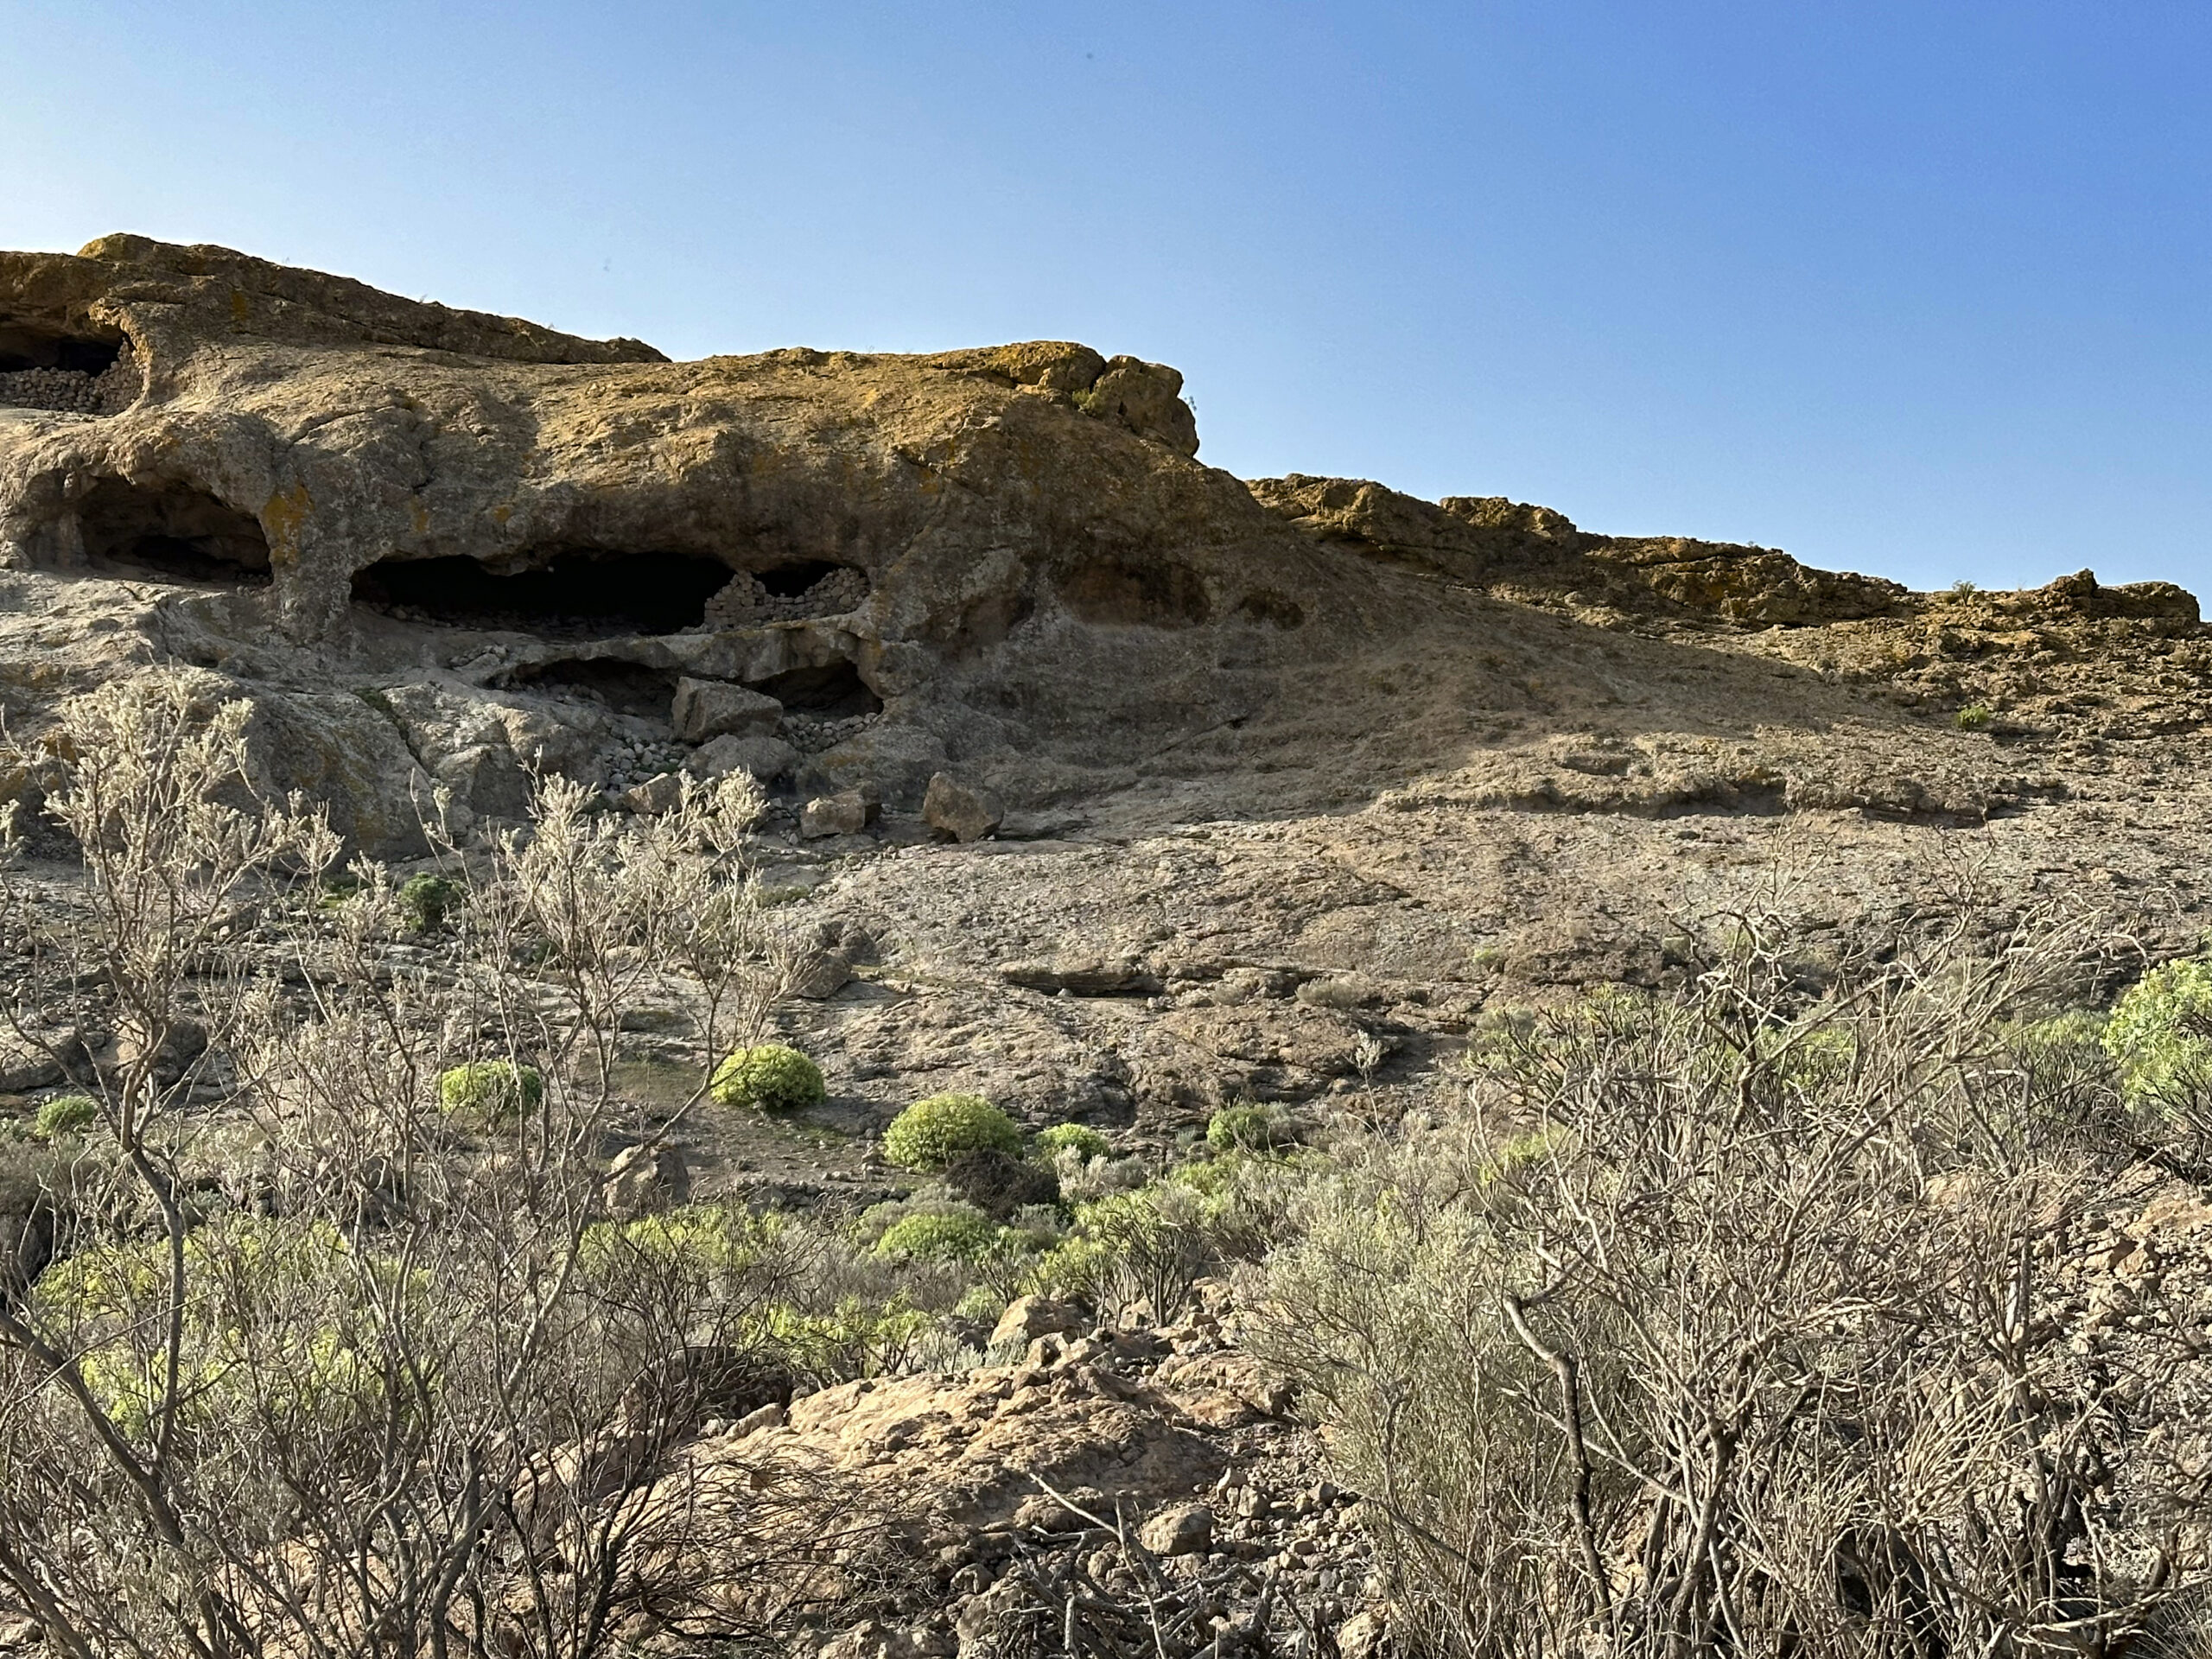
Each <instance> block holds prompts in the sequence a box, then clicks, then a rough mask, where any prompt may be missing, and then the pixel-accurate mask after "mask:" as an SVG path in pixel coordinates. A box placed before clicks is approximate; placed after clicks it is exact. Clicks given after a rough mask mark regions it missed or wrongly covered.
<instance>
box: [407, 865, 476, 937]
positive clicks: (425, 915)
mask: <svg viewBox="0 0 2212 1659" xmlns="http://www.w3.org/2000/svg"><path fill="white" fill-rule="evenodd" d="M466 892H467V889H466V888H464V887H462V886H461V883H460V882H458V881H456V880H454V879H453V878H452V877H450V876H445V875H410V876H409V877H408V878H407V880H404V881H403V882H402V883H400V887H399V907H400V909H401V910H403V911H404V912H406V915H407V925H408V926H410V927H411V928H413V929H414V930H415V931H416V932H417V933H435V932H436V931H438V929H440V928H441V927H443V926H444V925H445V921H446V918H447V917H448V915H450V914H451V913H452V912H453V911H454V907H455V906H458V905H459V904H460V903H461V896H462V894H463V893H466Z"/></svg>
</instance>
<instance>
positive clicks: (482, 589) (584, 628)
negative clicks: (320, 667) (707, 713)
mask: <svg viewBox="0 0 2212 1659" xmlns="http://www.w3.org/2000/svg"><path fill="white" fill-rule="evenodd" d="M732 575H734V572H733V571H732V569H731V568H730V567H729V566H728V565H727V564H724V563H722V562H721V560H720V559H715V558H709V557H706V556H702V555H699V554H691V553H603V552H599V551H596V550H589V549H575V550H558V551H555V552H551V553H548V554H542V555H539V556H536V557H535V558H532V559H531V562H530V563H528V564H526V565H525V566H524V568H523V569H518V570H515V571H513V572H512V573H502V572H500V571H498V570H495V569H492V568H491V567H490V566H489V565H486V563H483V562H482V561H481V560H479V559H473V558H469V557H467V556H453V557H448V558H436V559H397V558H388V559H379V560H378V562H377V563H374V564H372V565H370V566H369V567H368V568H367V569H365V570H363V571H361V572H360V573H359V575H356V576H355V577H354V578H353V600H354V602H355V603H356V604H359V605H365V606H368V607H371V608H372V609H375V610H379V611H384V612H386V613H391V614H393V615H395V616H397V617H398V618H399V619H400V620H405V621H418V622H428V623H433V624H444V625H446V626H454V627H476V628H503V629H509V630H512V631H513V632H519V633H536V634H541V635H546V636H551V637H556V638H562V639H615V638H620V637H621V636H623V635H626V634H640V633H644V634H653V633H681V632H683V631H684V630H685V629H687V628H696V627H699V626H702V624H703V623H704V622H705V621H706V616H707V601H709V599H711V598H713V597H714V595H715V594H717V593H719V592H720V591H721V589H722V588H724V587H726V586H727V585H728V582H729V580H730V577H731V576H732Z"/></svg>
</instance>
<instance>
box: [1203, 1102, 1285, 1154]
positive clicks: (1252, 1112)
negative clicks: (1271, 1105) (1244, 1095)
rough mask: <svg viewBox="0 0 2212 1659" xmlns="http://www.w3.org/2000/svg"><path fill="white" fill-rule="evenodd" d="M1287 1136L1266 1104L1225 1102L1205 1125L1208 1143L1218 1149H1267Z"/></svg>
mask: <svg viewBox="0 0 2212 1659" xmlns="http://www.w3.org/2000/svg"><path fill="white" fill-rule="evenodd" d="M1286 1139H1287V1136H1286V1135H1284V1134H1283V1131H1282V1126H1281V1122H1279V1121H1278V1120H1277V1119H1276V1117H1275V1115H1274V1113H1273V1112H1271V1111H1269V1110H1268V1109H1267V1108H1266V1107H1264V1106H1224V1107H1223V1108H1222V1109H1220V1110H1219V1111H1217V1112H1216V1113H1215V1114H1214V1115H1213V1117H1212V1120H1211V1122H1208V1123H1207V1125H1206V1144H1207V1145H1208V1146H1210V1147H1212V1148H1213V1149H1214V1150H1215V1151H1216V1152H1235V1151H1236V1150H1238V1149H1239V1148H1243V1149H1244V1150H1248V1151H1257V1152H1264V1151H1266V1150H1267V1149H1268V1147H1274V1146H1278V1145H1281V1143H1282V1142H1283V1141H1285V1140H1286Z"/></svg>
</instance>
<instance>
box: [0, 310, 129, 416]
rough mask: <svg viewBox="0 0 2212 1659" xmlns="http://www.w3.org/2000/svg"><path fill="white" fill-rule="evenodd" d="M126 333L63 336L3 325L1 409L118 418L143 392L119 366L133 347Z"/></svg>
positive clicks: (0, 337)
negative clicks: (126, 380)
mask: <svg viewBox="0 0 2212 1659" xmlns="http://www.w3.org/2000/svg"><path fill="white" fill-rule="evenodd" d="M129 344H130V342H129V341H128V340H125V339H124V337H123V336H122V335H121V334H106V335H89V334H59V333H56V332H54V331H53V330H51V329H46V328H39V327H29V326H26V325H23V324H19V323H11V322H8V321H0V404H8V405H10V406H11V407H13V408H16V409H54V410H67V411H70V412H73V413H75V414H79V415H99V414H102V413H112V412H113V411H114V410H116V409H118V408H119V407H121V406H122V405H123V404H126V403H128V402H130V399H131V398H132V397H135V396H136V395H137V391H138V390H139V387H138V384H137V379H136V378H135V377H131V378H130V385H127V386H126V385H123V384H122V378H123V377H121V376H120V375H119V373H118V372H116V365H118V363H120V362H121V361H122V360H123V353H124V347H125V346H127V345H129Z"/></svg>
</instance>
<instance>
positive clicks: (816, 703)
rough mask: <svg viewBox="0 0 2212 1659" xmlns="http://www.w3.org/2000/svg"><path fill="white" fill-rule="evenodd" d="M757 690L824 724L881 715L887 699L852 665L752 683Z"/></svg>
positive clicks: (798, 670)
mask: <svg viewBox="0 0 2212 1659" xmlns="http://www.w3.org/2000/svg"><path fill="white" fill-rule="evenodd" d="M747 686H748V687H749V688H750V689H751V690H755V691H760V692H764V693H766V695H767V696H772V697H773V698H774V699H775V700H776V701H777V702H780V703H782V704H783V705H784V707H785V708H786V709H791V710H792V711H793V712H794V713H797V714H803V715H817V716H819V717H820V718H822V719H823V720H848V719H850V718H851V717H852V716H853V715H880V714H881V713H882V712H883V699H882V698H881V697H879V696H876V695H875V693H874V692H873V691H871V690H868V682H867V681H865V680H863V679H861V671H860V670H859V669H857V668H855V667H854V666H853V664H850V663H829V664H824V665H823V666H822V667H820V668H794V669H790V670H787V671H785V672H784V673H781V674H776V675H772V676H770V677H768V678H767V679H765V680H748V681H747Z"/></svg>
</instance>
